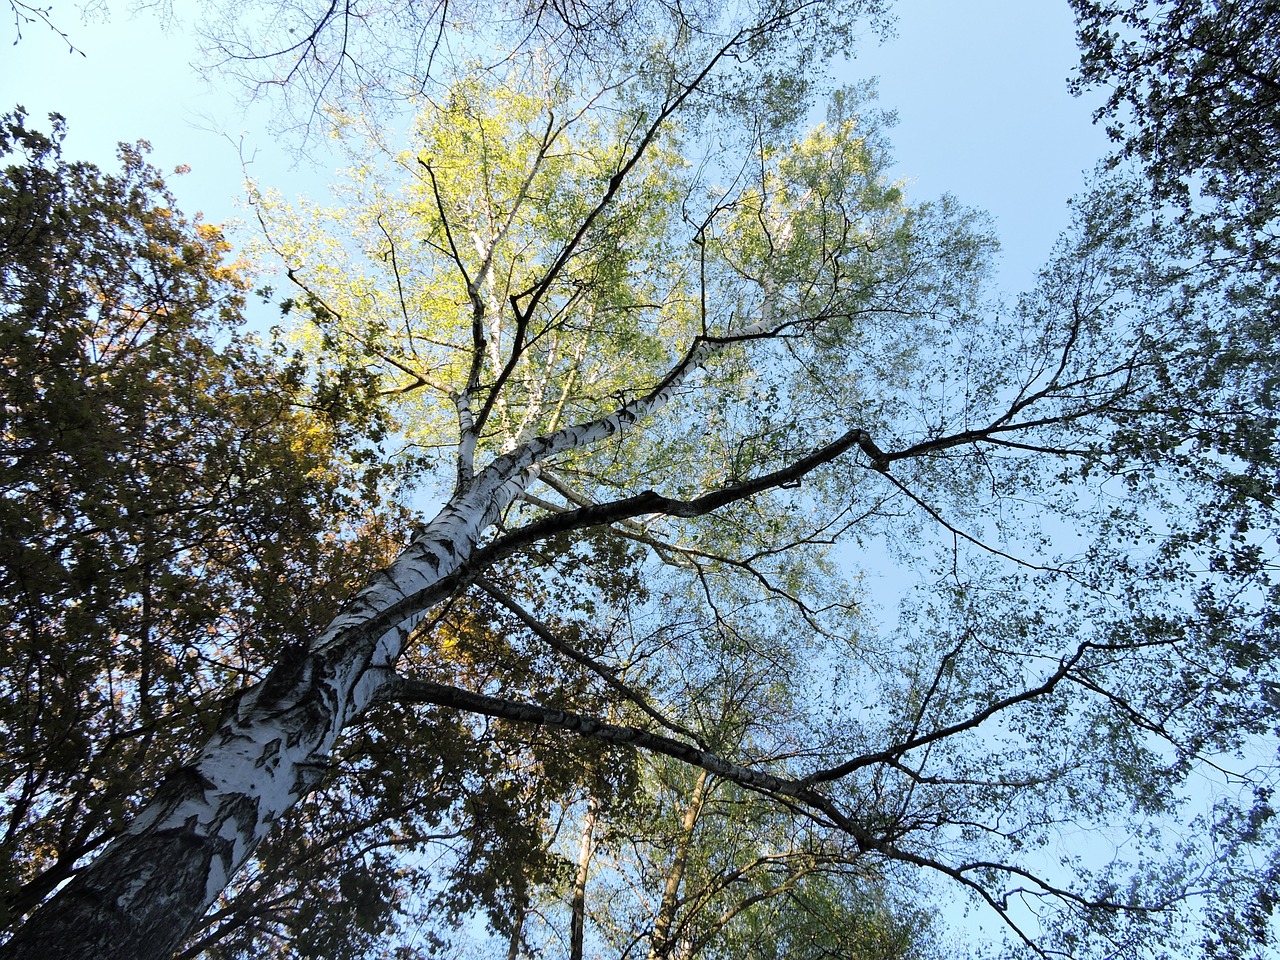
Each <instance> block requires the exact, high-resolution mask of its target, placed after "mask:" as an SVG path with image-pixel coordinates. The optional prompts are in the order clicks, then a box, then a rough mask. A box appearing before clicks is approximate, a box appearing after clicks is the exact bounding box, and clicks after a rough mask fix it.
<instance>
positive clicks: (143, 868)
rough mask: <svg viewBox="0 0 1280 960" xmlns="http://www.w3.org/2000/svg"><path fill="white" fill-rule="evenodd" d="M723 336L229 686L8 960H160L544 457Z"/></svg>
mask: <svg viewBox="0 0 1280 960" xmlns="http://www.w3.org/2000/svg"><path fill="white" fill-rule="evenodd" d="M715 349H717V348H716V345H715V344H713V343H712V342H709V341H706V340H699V341H697V342H696V343H695V344H694V346H693V347H692V348H691V349H690V350H689V351H688V353H686V354H685V356H684V358H683V359H682V360H681V361H680V362H678V363H677V364H676V365H675V366H674V367H673V368H672V369H671V370H670V371H669V373H668V375H667V376H666V377H665V378H664V379H663V380H662V381H661V382H660V383H659V384H658V385H657V386H656V387H655V388H654V389H653V390H652V391H651V392H649V393H648V394H647V395H646V396H644V397H641V398H639V399H637V400H635V401H633V402H632V403H629V404H625V405H624V406H622V407H620V408H619V409H618V410H616V411H614V413H612V414H611V415H609V416H607V417H604V418H601V419H599V420H596V421H592V422H589V423H585V424H577V425H574V426H571V427H566V428H564V429H562V430H558V431H556V432H555V433H553V434H551V435H549V436H545V437H538V438H536V439H534V440H531V441H529V442H527V443H524V444H522V445H521V446H520V447H518V448H517V449H516V450H513V451H511V452H510V453H507V454H504V455H502V456H500V457H498V458H496V459H495V460H494V461H493V462H492V463H490V464H489V465H488V466H486V467H485V468H484V469H483V470H482V471H480V472H479V474H477V475H476V476H475V478H474V479H473V480H472V481H471V482H470V483H468V484H466V485H465V486H463V487H461V488H460V489H459V491H458V492H457V493H456V494H455V495H454V496H453V498H452V499H451V500H450V501H449V502H448V503H447V504H446V505H445V506H444V507H443V508H442V509H441V510H440V512H439V513H438V514H437V515H436V517H435V519H434V520H432V521H431V523H430V524H429V525H428V526H427V528H426V529H425V530H423V531H422V533H421V534H419V535H418V537H416V538H415V540H414V541H413V543H412V544H410V546H409V547H408V548H407V549H406V550H405V551H404V552H403V553H402V554H401V555H400V556H399V557H398V558H397V559H396V561H395V562H394V563H392V564H391V566H389V567H388V568H387V569H385V570H383V571H382V572H381V573H380V574H378V575H377V576H376V577H375V578H374V579H373V581H372V582H371V583H370V584H368V585H367V586H366V587H365V588H364V589H363V590H362V591H360V593H359V594H357V595H356V597H355V598H354V599H353V600H352V602H350V603H349V604H348V605H347V607H346V608H345V609H344V610H343V611H342V612H341V613H339V614H338V616H337V617H336V618H335V619H334V620H333V622H332V623H331V624H330V625H329V627H328V629H327V630H326V631H325V632H324V634H322V635H321V636H320V637H319V638H318V639H317V640H316V641H315V642H314V643H313V644H312V645H311V649H310V650H309V651H306V652H300V653H299V655H298V656H297V657H296V659H285V660H282V661H281V662H279V663H277V664H276V665H275V666H274V667H273V668H272V670H271V672H270V673H269V674H268V675H267V677H266V679H264V680H263V681H262V682H261V683H259V684H257V685H255V686H253V687H250V688H248V689H247V690H245V691H243V692H242V693H241V694H239V695H238V696H237V697H236V698H234V699H233V701H232V702H231V705H230V706H229V708H228V710H227V712H226V714H225V715H224V716H223V718H222V720H221V722H220V723H219V725H218V728H217V730H216V731H215V732H214V734H213V736H212V737H210V739H209V741H208V743H207V744H206V745H205V747H204V749H203V750H202V751H201V754H200V756H199V757H198V758H197V759H196V760H195V761H194V762H192V763H190V764H187V765H184V766H182V767H180V768H179V769H177V770H175V771H174V772H173V773H172V774H170V776H169V777H168V778H167V780H166V781H165V783H164V785H163V786H162V787H161V789H160V790H159V791H158V792H157V795H156V797H155V798H154V799H153V800H152V801H151V802H150V803H149V804H148V805H147V806H146V807H145V808H144V809H143V810H142V812H141V813H140V814H139V815H138V816H137V817H136V818H135V819H134V821H133V822H132V823H131V824H130V825H129V826H128V828H127V829H126V830H125V831H124V833H123V834H122V835H121V836H119V837H118V838H117V839H116V840H115V841H114V842H112V843H111V844H110V845H109V846H108V847H107V848H106V850H105V851H104V852H103V853H102V854H101V855H100V856H99V857H98V858H97V860H95V861H94V862H93V863H91V864H90V865H89V866H88V867H86V868H85V869H84V870H83V871H82V872H81V873H80V874H79V875H77V876H76V877H75V879H73V880H72V882H71V883H70V884H68V885H67V886H66V888H64V889H63V890H62V891H61V892H59V893H58V894H56V895H55V896H54V897H53V899H51V900H50V901H49V902H48V903H46V904H45V905H44V906H43V907H41V908H40V909H39V910H37V911H36V913H35V914H34V915H32V916H31V917H30V918H28V920H27V921H26V922H25V923H24V924H23V925H22V927H21V928H20V930H19V931H18V933H17V934H16V935H15V936H14V937H13V939H12V940H10V941H9V943H8V944H6V945H5V947H4V949H3V951H0V955H2V956H3V957H5V958H12V960H28V958H30V960H48V958H49V957H63V958H67V960H80V958H83V960H91V958H103V957H119V958H138V960H152V958H155V960H162V958H167V957H169V956H170V955H171V954H172V953H173V951H174V950H176V949H177V948H178V946H179V945H180V944H181V942H182V939H183V937H184V936H185V935H186V933H187V931H188V930H189V929H190V928H191V926H192V925H193V924H194V923H195V922H196V920H198V919H199V917H200V916H201V915H202V914H203V913H204V911H205V910H206V909H207V908H208V907H209V905H210V904H211V903H213V901H214V899H215V898H216V897H217V896H218V894H219V893H220V892H221V891H222V890H223V889H224V888H225V887H226V885H227V884H228V883H229V882H230V881H231V878H232V877H233V876H234V875H235V873H236V871H237V870H238V869H239V868H240V867H241V866H242V865H243V864H244V863H245V861H246V860H247V859H248V858H249V856H250V855H251V854H252V853H253V851H254V850H255V849H256V847H257V846H258V844H259V843H261V842H262V840H263V839H264V838H265V837H266V836H267V834H268V833H269V832H270V831H271V829H272V826H273V825H274V824H275V822H276V821H277V820H279V819H280V817H282V816H283V815H284V814H285V813H286V812H287V811H288V810H289V809H290V808H291V807H292V806H293V805H294V804H295V803H297V802H298V800H300V799H301V798H302V797H303V796H305V795H306V794H307V793H309V792H310V791H311V790H313V789H314V788H315V787H316V786H317V785H318V784H319V782H320V781H321V779H323V777H324V776H325V774H326V773H327V771H328V769H329V767H328V758H329V757H330V755H331V754H332V752H333V749H334V746H335V744H336V743H337V741H338V737H339V736H340V735H341V733H342V731H343V730H344V729H345V728H346V727H347V726H348V725H349V724H350V723H352V722H353V721H355V720H356V719H358V718H359V717H360V716H361V715H362V714H363V713H364V712H365V710H367V709H368V708H369V706H370V705H371V704H372V703H373V702H374V701H375V700H376V699H377V696H378V694H379V692H380V691H381V690H383V688H384V687H385V686H386V685H387V684H388V683H389V682H390V681H393V680H394V679H395V664H396V661H397V659H398V658H399V656H400V653H401V651H402V649H403V647H404V644H405V641H406V640H407V639H408V637H409V635H410V633H411V632H412V631H413V629H414V628H415V627H416V626H417V625H418V624H419V623H420V622H421V620H422V619H423V617H424V616H425V615H426V611H427V610H428V609H429V608H430V607H431V605H432V604H434V603H436V602H437V601H439V600H441V599H443V598H444V597H445V596H447V595H448V593H449V592H450V591H452V590H453V589H454V588H455V586H456V583H457V577H456V576H455V575H456V574H458V573H459V571H460V570H462V568H463V567H464V565H465V564H466V562H467V561H468V559H470V558H471V556H472V554H473V553H474V552H475V550H476V548H477V546H478V545H479V543H480V541H481V538H482V537H483V536H484V534H485V531H486V530H487V529H488V528H489V527H490V526H492V525H493V523H494V522H495V521H496V519H497V518H498V516H499V514H501V512H502V511H503V510H504V509H505V508H506V507H507V506H508V505H509V504H510V503H511V502H512V501H513V500H514V499H515V498H516V497H517V496H519V495H520V493H522V492H523V491H524V490H525V488H527V487H528V485H529V484H530V483H531V482H532V481H533V480H534V478H535V477H536V476H537V475H538V471H539V464H540V463H542V462H543V461H544V460H546V459H547V458H549V457H552V456H554V455H556V454H559V453H563V452H565V451H568V450H574V449H581V448H583V447H587V446H590V445H591V444H594V443H597V442H599V441H601V440H603V439H605V438H607V437H610V436H612V435H613V434H615V433H617V432H618V431H619V430H620V429H623V428H624V427H626V426H629V425H631V424H633V423H635V422H636V421H637V420H638V419H640V418H641V417H644V416H646V415H648V414H650V413H652V412H654V411H656V410H658V409H659V408H661V407H662V406H664V405H665V404H666V403H667V402H668V401H669V400H670V398H671V397H672V396H673V394H674V393H675V391H676V390H677V389H678V388H679V387H680V385H681V384H682V383H683V382H684V381H685V380H686V379H687V377H688V376H689V374H690V373H691V372H693V371H694V370H696V369H697V368H698V366H699V365H700V363H701V362H702V361H703V360H704V359H705V358H706V357H707V356H708V354H710V353H711V352H713V351H714V350H715Z"/></svg>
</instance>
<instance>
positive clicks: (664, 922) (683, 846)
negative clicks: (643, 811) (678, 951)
mask: <svg viewBox="0 0 1280 960" xmlns="http://www.w3.org/2000/svg"><path fill="white" fill-rule="evenodd" d="M709 779H710V775H709V774H708V773H707V771H705V770H703V771H702V772H701V773H700V774H699V775H698V781H697V783H695V784H694V786H693V796H692V797H690V798H689V807H688V809H686V810H685V812H684V819H683V821H681V823H680V836H679V837H677V838H676V850H675V856H674V857H673V858H672V860H671V869H669V870H668V871H667V882H666V884H665V885H664V886H663V889H662V903H661V905H660V906H659V907H658V916H657V919H655V920H654V922H653V939H652V940H651V941H650V942H649V960H662V958H665V957H669V956H670V955H671V948H672V946H673V944H672V943H671V924H672V923H673V922H674V921H675V916H676V902H677V900H678V898H679V896H680V884H681V882H682V881H683V880H684V869H685V864H687V863H688V861H689V849H690V848H691V847H692V846H693V831H694V829H695V828H696V827H697V826H698V817H700V816H701V815H702V805H703V804H704V803H705V802H706V800H707V781H708V780H709Z"/></svg>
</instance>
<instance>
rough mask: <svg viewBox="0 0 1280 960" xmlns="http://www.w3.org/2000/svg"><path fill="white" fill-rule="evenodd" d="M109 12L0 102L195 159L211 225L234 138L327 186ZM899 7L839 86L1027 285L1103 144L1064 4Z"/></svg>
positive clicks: (192, 190)
mask: <svg viewBox="0 0 1280 960" xmlns="http://www.w3.org/2000/svg"><path fill="white" fill-rule="evenodd" d="M116 7H117V9H116V10H115V12H114V14H113V19H112V20H111V21H109V22H105V23H103V22H90V23H84V22H82V21H81V19H80V17H79V14H78V12H77V9H76V8H75V7H74V6H73V5H72V4H70V3H66V2H61V3H58V5H57V6H55V7H54V11H53V14H54V17H55V19H56V20H57V22H58V23H59V24H60V25H62V26H63V27H64V29H67V30H68V31H69V32H70V33H71V35H72V39H73V41H74V42H75V43H76V44H77V46H78V47H79V48H81V49H82V50H83V51H84V52H85V54H86V55H85V56H80V55H79V54H73V53H69V52H68V51H67V46H66V44H65V43H64V42H62V41H61V40H60V39H59V38H58V37H56V36H55V35H53V34H52V33H51V32H50V31H48V30H47V29H45V28H42V27H40V26H38V25H32V26H30V27H28V28H27V30H26V31H25V36H24V39H23V40H22V42H21V43H19V44H18V45H16V46H11V47H8V48H7V50H6V55H5V57H4V59H3V62H2V63H0V105H3V107H4V109H8V108H9V107H11V106H12V105H13V104H15V103H22V104H23V105H25V106H26V107H27V109H28V111H29V112H30V113H31V114H32V115H33V116H35V117H42V116H43V115H44V114H46V113H48V112H49V111H51V110H56V111H58V112H60V113H62V114H64V115H65V116H66V117H67V118H68V120H69V123H70V130H71V134H70V137H69V140H68V153H69V154H70V155H71V156H73V157H81V158H85V159H91V160H95V161H98V162H100V163H101V162H109V161H110V159H111V156H112V152H113V150H114V145H115V143H116V142H117V141H120V140H129V141H132V140H137V139H146V140H149V141H150V142H151V144H152V146H153V149H154V153H153V162H155V163H156V165H157V166H159V167H160V168H161V169H164V170H169V169H172V168H173V167H175V166H177V165H178V164H187V165H189V166H190V167H191V172H190V173H189V174H187V175H186V176H185V177H182V178H178V179H175V180H174V181H173V183H172V184H171V185H172V187H173V189H174V191H175V193H176V194H177V196H178V199H179V202H180V205H181V206H182V208H183V209H184V210H185V211H187V212H193V211H196V210H202V211H204V212H205V214H206V215H207V217H208V218H209V219H211V220H213V221H223V220H226V219H229V218H233V217H235V216H237V215H238V210H237V207H236V205H235V198H236V196H237V194H238V193H239V189H240V183H241V179H242V178H241V169H240V157H239V151H238V145H239V144H240V143H241V142H242V143H243V144H244V147H245V150H246V154H247V155H250V156H252V157H253V158H254V167H253V171H254V174H255V176H257V177H258V178H259V179H260V180H261V181H262V182H264V183H266V184H270V185H273V186H276V187H279V188H280V189H281V190H283V192H285V193H286V194H292V193H298V192H306V193H312V194H315V193H319V192H321V191H322V190H323V188H324V186H325V184H326V182H327V180H328V171H327V169H326V167H327V166H328V165H326V163H325V162H324V160H323V158H317V163H316V165H315V168H311V167H308V166H307V165H303V166H299V165H298V164H297V162H296V160H294V159H293V158H292V157H291V156H290V154H289V153H288V151H287V150H286V149H285V148H284V147H282V146H281V145H278V144H276V143H275V142H273V140H272V139H271V136H270V125H269V114H268V112H267V111H266V110H265V109H262V108H257V109H253V110H250V111H249V112H248V113H246V112H245V111H244V110H243V109H242V108H241V107H240V106H238V105H237V104H236V103H235V102H234V100H233V98H232V97H231V96H229V95H228V94H227V93H226V92H224V91H220V90H218V89H217V88H216V87H210V86H209V85H208V84H206V83H205V82H203V81H202V80H201V79H200V78H199V77H198V76H197V75H196V73H195V72H194V71H193V70H192V69H191V68H190V66H189V64H190V62H191V61H192V60H193V59H195V58H196V56H197V54H196V51H195V48H194V46H193V45H192V42H191V40H190V38H189V37H187V36H184V35H183V34H181V33H178V32H171V33H166V32H165V31H164V30H162V29H161V27H160V26H159V24H158V23H157V22H156V20H155V19H154V18H152V17H149V16H147V15H145V14H144V15H141V16H139V17H137V18H131V17H129V16H128V15H127V13H126V12H125V11H126V10H127V5H126V4H124V3H119V4H116ZM895 9H896V12H897V15H898V18H899V19H898V28H897V36H896V38H893V39H891V40H889V41H888V42H886V43H884V44H877V43H876V41H875V40H874V39H869V40H868V42H867V43H866V44H864V46H863V48H862V49H861V50H860V51H858V53H857V55H856V57H855V58H854V59H853V60H851V61H850V62H849V63H847V64H846V65H845V66H844V67H843V68H842V70H841V73H840V80H841V81H853V80H858V79H862V78H865V77H867V76H873V75H874V76H878V77H879V78H880V92H881V101H882V103H883V105H884V106H885V107H888V108H892V109H896V110H897V111H898V115H899V124H898V126H897V127H896V128H895V129H894V130H893V131H891V137H892V139H893V142H894V146H895V156H896V157H897V167H896V169H895V174H896V175H897V176H899V177H902V178H904V179H905V180H906V181H907V182H908V186H909V194H910V196H912V197H914V198H916V199H924V198H929V197H935V196H937V195H939V194H941V193H951V194H954V195H955V196H957V197H958V198H959V199H960V200H961V201H963V202H964V203H966V204H968V205H970V206H974V207H978V208H981V209H985V210H987V211H989V212H990V213H991V214H992V215H993V217H994V218H995V220H996V224H997V227H998V230H999V233H1000V236H1001V239H1002V242H1003V244H1004V250H1005V254H1004V271H1003V274H1002V279H1003V283H1004V285H1005V286H1006V287H1007V288H1009V289H1013V290H1016V289H1020V288H1022V287H1024V286H1027V285H1029V283H1030V280H1031V277H1032V275H1033V273H1034V270H1035V268H1036V266H1037V265H1038V264H1039V263H1040V262H1041V261H1042V260H1043V259H1044V257H1045V255H1046V254H1047V253H1048V251H1049V248H1050V246H1051V245H1052V243H1053V240H1054V238H1055V237H1056V236H1057V234H1058V232H1059V230H1060V229H1061V227H1062V226H1063V225H1064V224H1065V223H1066V209H1065V202H1066V200H1067V198H1068V197H1070V196H1071V195H1072V194H1073V193H1076V192H1077V191H1078V190H1079V189H1080V187H1081V185H1082V183H1083V174H1084V173H1085V172H1086V171H1087V170H1089V169H1091V168H1092V167H1093V166H1094V164H1095V163H1096V161H1097V160H1098V159H1099V158H1100V157H1101V156H1102V155H1103V154H1104V153H1105V152H1106V149H1107V142H1106V138H1105V136H1104V135H1103V133H1102V132H1101V130H1099V129H1098V128H1097V127H1095V126H1093V124H1092V122H1091V117H1090V113H1091V110H1092V106H1093V103H1091V102H1089V101H1082V100H1077V99H1075V98H1073V97H1071V96H1070V94H1069V93H1068V92H1067V89H1066V79H1067V77H1068V76H1069V75H1070V73H1071V70H1072V68H1073V65H1074V62H1075V44H1074V39H1073V33H1072V19H1071V14H1070V10H1069V8H1068V6H1067V4H1066V2H1065V0H984V2H983V3H982V4H956V3H953V2H947V0H898V2H897V3H896V5H895ZM6 46H7V44H6Z"/></svg>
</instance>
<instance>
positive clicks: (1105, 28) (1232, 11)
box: [1071, 0, 1280, 262]
mask: <svg viewBox="0 0 1280 960" xmlns="http://www.w3.org/2000/svg"><path fill="white" fill-rule="evenodd" d="M1071 5H1072V7H1073V8H1074V10H1075V13H1076V20H1077V24H1078V29H1079V39H1080V47H1081V60H1080V75H1079V77H1078V78H1077V80H1076V81H1075V82H1074V83H1075V87H1076V89H1077V90H1082V89H1084V88H1086V87H1091V86H1101V87H1103V88H1105V89H1107V91H1108V94H1107V100H1106V102H1105V104H1104V105H1103V106H1102V107H1101V108H1100V109H1099V110H1098V114H1097V116H1098V118H1099V119H1102V118H1107V120H1108V123H1109V126H1108V129H1109V130H1110V132H1111V135H1112V136H1113V137H1114V138H1115V139H1116V140H1117V141H1118V142H1119V143H1120V144H1121V145H1122V146H1121V149H1122V152H1123V153H1124V154H1125V155H1126V156H1129V157H1133V158H1135V159H1137V160H1138V161H1140V162H1141V163H1142V165H1143V167H1144V168H1145V170H1146V172H1147V174H1148V176H1149V177H1150V179H1151V182H1152V184H1153V186H1154V187H1155V189H1156V190H1157V191H1158V193H1159V195H1160V196H1162V197H1164V198H1167V199H1173V200H1175V201H1177V202H1179V203H1181V204H1184V205H1189V204H1191V203H1192V202H1193V201H1195V200H1198V199H1199V198H1201V197H1203V198H1204V199H1206V200H1209V201H1211V202H1212V203H1213V204H1214V208H1213V213H1212V219H1211V220H1210V221H1207V222H1206V226H1209V227H1211V229H1212V231H1213V233H1214V235H1216V237H1217V239H1218V240H1219V241H1220V242H1221V243H1223V244H1224V245H1225V246H1226V248H1227V249H1228V250H1233V251H1236V252H1239V253H1245V254H1248V255H1249V256H1250V257H1251V258H1253V259H1255V260H1257V261H1262V262H1265V261H1268V260H1272V259H1274V257H1273V253H1274V243H1275V227H1276V224H1275V221H1276V217H1277V214H1278V213H1280V207H1278V204H1280V184H1277V182H1276V173H1275V171H1276V169H1277V159H1280V120H1278V119H1277V118H1280V67H1278V66H1277V62H1278V60H1277V58H1278V57H1280V27H1277V19H1278V15H1280V7H1278V6H1277V5H1276V4H1275V3H1274V2H1273V0H1229V2H1226V3H1216V2H1214V3H1210V2H1201V0H1105V2H1093V0H1072V4H1071ZM1212 220H1217V221H1218V222H1217V223H1216V225H1214V224H1213V223H1212Z"/></svg>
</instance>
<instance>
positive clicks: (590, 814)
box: [569, 796, 600, 960]
mask: <svg viewBox="0 0 1280 960" xmlns="http://www.w3.org/2000/svg"><path fill="white" fill-rule="evenodd" d="M599 809H600V804H599V803H598V802H597V800H596V798H595V797H594V796H593V797H591V798H589V799H588V800H587V816H586V820H585V821H584V822H583V824H582V837H581V839H580V840H579V841H578V870H577V873H575V874H574V877H573V899H572V901H571V909H572V911H573V916H572V919H571V920H570V923H569V960H582V941H583V936H584V933H585V931H586V927H587V873H588V872H589V870H590V868H591V848H592V841H593V840H594V836H593V835H594V833H595V829H596V815H597V813H598V812H599Z"/></svg>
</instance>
